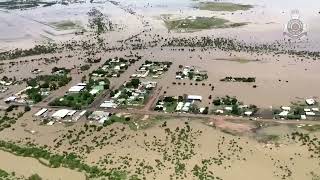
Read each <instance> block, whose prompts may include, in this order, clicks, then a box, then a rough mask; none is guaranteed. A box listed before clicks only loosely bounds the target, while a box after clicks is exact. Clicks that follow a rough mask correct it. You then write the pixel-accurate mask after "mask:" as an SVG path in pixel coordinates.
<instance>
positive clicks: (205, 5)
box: [198, 2, 253, 12]
mask: <svg viewBox="0 0 320 180" xmlns="http://www.w3.org/2000/svg"><path fill="white" fill-rule="evenodd" d="M198 8H199V9H201V10H208V11H229V12H233V11H239V10H241V11H246V10H249V9H251V8H253V6H252V5H243V4H235V3H228V2H201V3H199V5H198Z"/></svg>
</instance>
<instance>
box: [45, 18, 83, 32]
mask: <svg viewBox="0 0 320 180" xmlns="http://www.w3.org/2000/svg"><path fill="white" fill-rule="evenodd" d="M49 25H51V26H53V27H54V28H55V29H56V30H70V29H83V27H82V26H81V25H80V23H79V22H73V21H69V20H64V21H59V22H50V23H49Z"/></svg>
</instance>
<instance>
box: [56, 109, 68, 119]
mask: <svg viewBox="0 0 320 180" xmlns="http://www.w3.org/2000/svg"><path fill="white" fill-rule="evenodd" d="M69 113H70V110H68V109H60V110H58V111H56V112H55V113H53V114H52V117H53V118H55V119H59V120H60V119H63V118H65V117H66V116H67V115H68V114H69Z"/></svg>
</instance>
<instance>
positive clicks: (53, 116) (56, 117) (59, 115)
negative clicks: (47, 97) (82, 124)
mask: <svg viewBox="0 0 320 180" xmlns="http://www.w3.org/2000/svg"><path fill="white" fill-rule="evenodd" d="M86 112H87V111H86V110H83V111H76V110H69V109H59V110H57V111H52V110H50V109H47V108H42V109H40V110H39V111H38V112H36V113H35V114H34V117H36V118H40V119H41V120H47V121H48V123H47V125H53V124H54V123H55V122H58V121H65V122H72V121H73V122H74V121H78V120H79V119H80V118H81V117H82V116H84V115H85V113H86Z"/></svg>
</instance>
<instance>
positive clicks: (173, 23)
mask: <svg viewBox="0 0 320 180" xmlns="http://www.w3.org/2000/svg"><path fill="white" fill-rule="evenodd" d="M246 24H247V23H232V22H230V21H228V20H226V19H222V18H216V17H196V18H186V19H178V20H165V25H166V27H167V28H168V29H169V30H177V29H186V30H202V29H218V28H234V27H239V26H244V25H246Z"/></svg>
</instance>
